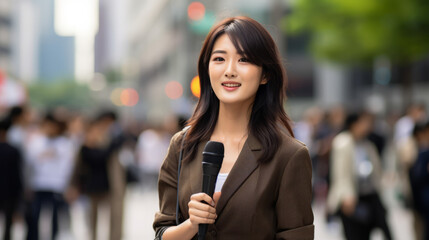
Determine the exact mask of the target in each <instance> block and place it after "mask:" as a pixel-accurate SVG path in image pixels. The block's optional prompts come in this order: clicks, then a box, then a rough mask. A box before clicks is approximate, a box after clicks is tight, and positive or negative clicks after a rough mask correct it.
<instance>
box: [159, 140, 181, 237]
mask: <svg viewBox="0 0 429 240" xmlns="http://www.w3.org/2000/svg"><path fill="white" fill-rule="evenodd" d="M182 136H183V135H182V134H180V132H179V133H176V134H175V135H174V136H173V138H172V139H171V142H170V146H169V148H168V152H167V156H166V157H165V159H164V162H163V164H162V166H161V169H160V172H159V179H158V196H159V211H158V212H157V213H155V220H154V222H153V228H154V230H155V232H156V233H157V234H158V233H159V232H164V231H165V229H166V227H169V226H174V225H176V198H177V168H178V159H179V151H180V149H179V148H180V142H181V139H182ZM161 235H162V233H161Z"/></svg>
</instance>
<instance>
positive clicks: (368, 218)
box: [328, 112, 392, 240]
mask: <svg viewBox="0 0 429 240" xmlns="http://www.w3.org/2000/svg"><path fill="white" fill-rule="evenodd" d="M372 120H373V119H372V115H370V114H369V113H366V112H361V113H357V114H356V113H353V114H350V115H349V116H348V117H347V119H346V122H345V128H344V131H342V132H341V133H340V134H338V135H337V136H336V137H335V138H334V140H333V142H332V156H331V158H332V162H331V169H332V170H331V185H330V190H329V194H328V208H329V210H330V211H331V213H337V214H339V215H340V217H341V220H342V223H343V229H344V233H345V237H346V239H347V240H369V237H370V234H371V232H372V230H373V229H375V228H380V229H381V230H382V231H383V233H384V235H385V237H386V239H392V236H391V233H390V230H389V227H388V225H387V222H386V209H385V208H384V206H383V204H382V202H381V200H380V197H379V189H380V181H381V168H380V160H379V155H378V152H377V150H376V147H375V146H374V144H372V143H371V142H370V141H369V140H368V139H367V136H368V134H369V133H370V132H371V128H372Z"/></svg>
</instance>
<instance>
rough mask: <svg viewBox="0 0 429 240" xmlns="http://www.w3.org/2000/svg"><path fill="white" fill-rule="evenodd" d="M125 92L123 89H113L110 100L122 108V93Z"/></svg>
mask: <svg viewBox="0 0 429 240" xmlns="http://www.w3.org/2000/svg"><path fill="white" fill-rule="evenodd" d="M123 90H124V89H123V88H115V89H113V91H112V93H111V94H110V100H111V101H112V103H113V104H115V105H116V106H122V102H121V93H122V91H123Z"/></svg>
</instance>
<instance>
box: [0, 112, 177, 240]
mask: <svg viewBox="0 0 429 240" xmlns="http://www.w3.org/2000/svg"><path fill="white" fill-rule="evenodd" d="M183 122H184V121H183V120H179V119H178V118H177V117H172V118H169V119H167V120H166V121H165V122H163V123H159V124H158V125H152V126H148V125H146V126H136V124H123V123H122V122H121V121H120V120H119V119H118V115H117V114H116V113H115V112H113V111H108V110H106V111H100V113H98V115H94V116H92V117H88V116H85V115H83V114H78V113H74V112H71V111H68V110H66V109H63V108H58V109H54V110H52V111H47V112H46V113H40V112H38V111H35V110H33V109H30V108H29V107H27V106H16V107H13V108H11V109H8V111H6V113H5V114H3V115H2V116H1V120H0V215H4V221H3V222H4V227H3V226H1V227H0V228H3V229H4V230H3V233H4V236H3V239H5V240H9V239H13V238H12V236H11V233H12V232H13V231H11V229H12V224H13V223H14V222H16V221H21V222H24V223H25V226H26V234H25V235H26V239H28V240H37V239H58V234H59V233H60V232H64V231H70V223H71V219H70V218H71V214H70V206H71V205H72V204H74V203H75V202H77V201H85V202H86V204H85V206H86V208H87V209H86V211H85V212H86V213H87V216H86V217H87V225H88V230H89V231H88V232H89V233H90V234H91V236H90V237H89V239H97V235H98V234H99V233H97V221H98V220H99V214H98V213H99V211H100V209H101V208H104V211H109V212H110V226H108V227H105V228H103V229H108V231H109V233H108V235H109V236H110V237H109V239H112V240H119V239H122V235H123V233H122V231H123V227H122V222H123V212H124V196H125V192H126V189H127V184H133V183H138V182H140V181H141V182H144V183H145V185H144V186H145V187H150V188H154V187H155V186H156V181H157V174H158V171H159V168H160V165H161V163H162V161H163V159H164V155H165V153H166V151H167V148H168V146H169V143H170V138H171V136H172V135H173V134H174V133H175V132H177V131H178V130H179V129H180V127H181V126H180V125H181V124H183ZM82 199H83V200H82ZM43 211H46V212H49V213H50V214H49V215H50V216H51V219H52V220H51V221H50V222H51V223H50V225H51V227H50V229H51V233H50V236H41V235H43V233H41V232H40V230H39V228H40V227H39V225H40V224H39V219H40V216H41V212H43ZM2 213H3V214H2ZM104 236H105V235H104Z"/></svg>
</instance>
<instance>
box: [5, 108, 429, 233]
mask: <svg viewBox="0 0 429 240" xmlns="http://www.w3.org/2000/svg"><path fill="white" fill-rule="evenodd" d="M0 119H1V120H0V213H1V214H0V215H4V221H3V222H4V226H1V228H3V229H4V231H3V233H4V236H3V239H12V237H11V226H12V224H13V223H14V222H17V221H21V222H23V223H25V226H26V228H25V229H26V234H25V235H26V239H29V240H33V239H39V238H40V239H48V238H51V239H56V238H57V239H58V234H59V232H61V231H63V230H64V229H69V231H70V223H71V219H70V218H71V214H70V207H71V206H72V205H73V204H76V203H77V202H79V201H84V202H86V204H85V205H84V206H85V208H86V211H85V212H86V213H87V216H86V218H87V225H88V233H89V234H90V235H91V236H88V237H89V238H90V239H97V235H99V234H100V233H97V222H98V220H99V215H100V214H99V211H100V209H101V208H104V210H106V209H107V211H109V212H110V220H109V221H110V226H109V227H107V228H104V229H106V230H108V231H109V233H108V235H109V236H110V239H112V240H116V239H121V238H122V236H123V227H122V222H123V212H124V204H125V201H124V197H125V193H126V191H127V186H128V185H129V184H136V185H138V187H139V188H141V189H142V190H143V192H144V191H145V190H150V191H156V190H155V188H156V183H157V176H158V171H159V169H160V166H161V164H162V161H163V159H164V157H165V154H166V152H167V149H168V146H169V142H170V139H171V136H172V135H173V134H174V133H175V132H177V131H179V130H180V129H181V128H183V126H184V123H185V119H184V118H178V117H176V116H174V117H171V118H167V119H165V121H159V123H158V124H152V125H151V126H149V125H144V124H131V123H124V122H122V121H121V120H120V119H119V118H118V115H117V114H116V113H115V112H113V111H107V110H106V111H100V112H99V113H97V114H94V115H92V116H91V117H89V115H88V114H80V113H76V112H72V111H68V110H65V109H63V108H58V109H54V110H52V111H47V112H44V113H41V112H39V111H35V110H33V109H31V108H29V107H28V106H17V107H12V108H10V109H7V111H5V112H4V114H1V115H0ZM294 133H295V136H296V138H297V139H299V140H301V141H302V142H304V143H305V144H306V145H307V146H308V148H309V150H310V154H311V157H312V162H313V172H314V173H313V187H314V202H317V203H322V204H324V205H325V206H326V207H325V208H324V209H326V221H327V222H328V223H329V222H331V221H335V219H339V221H341V222H342V226H343V227H342V229H343V232H344V236H345V238H346V239H359V240H363V239H369V238H370V234H371V232H372V231H373V230H374V229H376V228H378V229H380V230H381V232H382V233H383V235H384V237H385V239H393V237H392V232H391V227H390V226H389V224H388V221H386V215H387V214H388V212H389V208H388V206H386V204H385V201H384V200H383V197H382V191H383V187H384V185H385V184H386V182H387V183H388V184H391V185H392V184H393V185H394V188H395V198H396V200H397V201H398V202H400V203H401V206H402V207H403V208H404V209H407V211H409V212H410V214H412V215H413V218H414V220H413V223H412V224H413V226H414V231H415V236H416V239H417V240H420V239H425V240H428V239H429V235H428V229H429V225H428V224H429V123H428V117H427V112H426V106H425V105H423V104H412V105H411V106H409V107H408V109H407V111H406V113H404V114H403V115H390V116H379V115H377V114H373V113H371V112H370V111H365V110H361V111H354V112H350V111H347V110H346V109H345V108H344V107H342V106H337V107H334V108H331V109H328V110H325V109H321V108H318V107H312V108H309V109H307V110H306V111H305V113H304V114H303V116H302V117H301V118H300V120H299V121H295V124H294ZM386 179H387V181H386ZM137 183H138V184H137ZM46 210H47V211H48V212H50V214H49V216H50V217H51V219H52V220H51V221H50V225H51V227H50V230H51V233H50V234H49V235H50V236H44V237H42V236H41V235H43V233H41V232H40V230H39V225H40V224H39V222H40V221H39V219H40V216H41V212H43V211H46ZM45 235H46V233H45Z"/></svg>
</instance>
